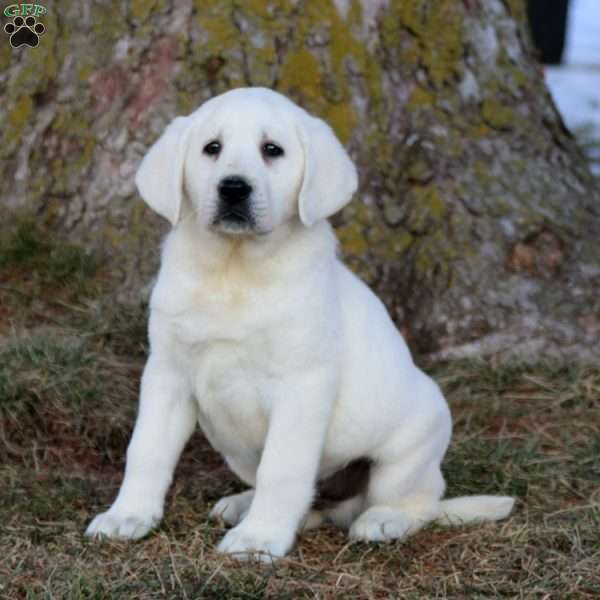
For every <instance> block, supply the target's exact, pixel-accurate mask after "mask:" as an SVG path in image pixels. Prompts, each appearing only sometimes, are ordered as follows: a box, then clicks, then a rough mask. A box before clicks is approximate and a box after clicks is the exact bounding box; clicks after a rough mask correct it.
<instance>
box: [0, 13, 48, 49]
mask: <svg viewBox="0 0 600 600" xmlns="http://www.w3.org/2000/svg"><path fill="white" fill-rule="evenodd" d="M4 31H5V32H6V33H8V35H10V45H11V46H12V47H13V48H18V47H19V46H23V45H26V46H29V47H30V48H35V47H36V46H37V45H38V44H39V43H40V36H41V35H44V32H45V31H46V28H45V27H44V25H43V24H42V23H39V22H38V20H37V19H36V18H35V17H32V16H29V17H27V18H25V19H24V18H23V17H15V18H14V19H13V22H12V23H7V24H6V25H5V26H4Z"/></svg>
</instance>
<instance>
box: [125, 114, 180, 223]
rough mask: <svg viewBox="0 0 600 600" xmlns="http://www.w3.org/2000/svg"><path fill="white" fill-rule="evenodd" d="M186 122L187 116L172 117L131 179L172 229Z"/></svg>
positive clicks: (176, 219)
mask: <svg viewBox="0 0 600 600" xmlns="http://www.w3.org/2000/svg"><path fill="white" fill-rule="evenodd" d="M190 121H191V120H190V117H177V118H175V119H174V120H173V121H172V122H171V123H170V124H169V126H168V127H167V128H166V129H165V131H164V133H163V134H162V135H161V136H160V137H159V138H158V140H157V141H156V142H155V143H154V145H153V146H152V147H151V148H150V150H149V151H148V153H147V154H146V156H144V159H143V160H142V162H141V164H140V168H139V169H138V172H137V173H136V176H135V184H136V186H137V188H138V190H139V192H140V196H141V197H142V198H143V199H144V200H145V201H146V203H147V204H148V206H150V208H151V209H152V210H154V211H156V212H157V213H158V214H159V215H161V216H162V217H164V218H165V219H168V220H169V221H170V222H171V225H173V226H175V225H176V224H177V222H178V221H179V213H180V212H181V198H182V195H183V162H184V159H185V150H186V147H187V140H188V138H189V130H190Z"/></svg>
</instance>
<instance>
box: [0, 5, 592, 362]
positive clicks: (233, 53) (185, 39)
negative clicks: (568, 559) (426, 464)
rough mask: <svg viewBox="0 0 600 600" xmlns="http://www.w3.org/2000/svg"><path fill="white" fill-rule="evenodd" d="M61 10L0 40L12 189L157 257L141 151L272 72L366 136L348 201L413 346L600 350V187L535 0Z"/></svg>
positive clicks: (82, 227) (349, 235) (381, 288)
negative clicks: (554, 75) (28, 34)
mask: <svg viewBox="0 0 600 600" xmlns="http://www.w3.org/2000/svg"><path fill="white" fill-rule="evenodd" d="M48 8H49V13H48V14H47V15H44V16H42V17H39V19H40V20H42V22H43V23H44V24H45V26H46V32H45V34H44V35H43V36H42V38H41V43H40V45H39V47H37V48H29V47H26V46H22V47H20V48H17V49H13V48H11V47H10V46H9V45H8V42H6V43H5V44H4V46H3V47H2V50H1V51H0V65H1V71H2V75H1V78H0V85H1V88H0V89H1V90H2V94H3V102H2V106H1V108H0V115H1V118H2V123H3V125H2V127H1V129H0V136H1V138H2V139H1V143H0V158H2V167H1V169H2V173H1V174H2V177H1V179H0V194H1V196H2V202H3V203H4V204H6V203H8V205H9V206H11V207H13V208H20V207H33V208H34V209H35V210H36V211H37V212H38V214H39V216H40V218H43V219H44V220H45V221H46V222H47V223H48V226H49V227H51V228H56V229H57V230H59V231H61V232H63V231H65V230H66V231H69V232H71V235H73V236H79V237H82V236H83V237H84V238H86V239H97V240H100V241H102V243H103V244H104V247H105V248H106V249H107V250H111V251H112V253H113V254H117V253H118V255H119V256H120V257H121V260H120V261H118V263H116V264H118V265H121V264H125V263H123V260H122V257H123V256H128V257H133V258H132V260H130V261H127V262H126V264H127V268H126V269H125V271H124V274H125V276H126V277H127V275H128V274H129V275H131V274H138V273H140V272H141V273H144V274H147V273H149V272H150V271H151V270H152V269H154V268H155V257H156V253H155V252H151V250H152V249H155V248H156V247H157V244H156V242H155V240H156V238H157V236H158V234H159V232H161V233H162V232H164V227H163V226H162V225H161V226H159V225H158V223H159V220H158V218H156V217H154V216H151V215H150V214H149V211H148V210H147V209H145V208H144V206H143V204H142V202H141V200H140V199H139V197H138V196H137V195H136V193H135V190H134V185H133V175H134V172H135V169H136V167H137V165H138V163H139V160H140V158H141V157H142V155H143V153H144V152H145V149H146V148H147V147H148V145H149V144H150V143H152V142H153V141H154V139H155V138H156V137H157V136H158V135H159V133H160V132H161V131H162V129H163V128H164V127H165V125H166V124H167V123H168V121H169V120H170V119H171V118H172V117H173V116H175V115H177V114H187V113H189V112H190V111H191V110H193V109H194V108H195V107H196V106H198V105H199V104H200V103H201V102H203V101H204V100H206V99H207V98H209V97H210V96H212V95H214V94H217V93H220V92H223V91H225V90H227V89H230V88H232V87H237V86H245V85H261V86H267V87H272V88H275V89H277V90H279V91H281V92H283V93H285V94H287V95H289V96H291V97H292V98H293V99H294V100H296V101H297V102H299V103H300V104H302V105H303V106H305V107H306V108H307V109H308V110H309V111H311V112H313V113H315V114H317V115H319V116H321V117H322V118H324V119H326V120H327V121H328V122H329V123H331V124H332V126H333V127H334V128H335V130H336V132H337V133H338V135H339V137H340V138H341V139H342V140H343V142H344V143H346V144H347V146H348V148H349V149H350V152H351V154H352V156H353V158H354V159H355V161H356V163H357V165H358V167H359V173H360V179H361V186H360V190H359V193H358V194H357V196H356V198H355V200H354V201H353V202H352V203H351V205H350V206H349V207H348V208H347V209H345V210H344V211H343V212H342V213H341V214H340V215H338V216H337V217H336V218H335V225H336V227H337V231H338V235H339V238H340V240H341V241H342V247H343V252H344V254H345V257H346V259H347V260H348V262H349V263H350V265H351V266H352V268H353V269H355V270H356V271H357V272H358V273H359V274H360V275H361V276H362V277H363V278H364V279H366V280H367V281H368V282H369V283H370V284H371V285H372V286H373V287H374V288H375V290H376V291H377V293H378V294H379V295H380V296H381V297H382V298H383V299H384V301H385V302H386V304H387V306H388V308H389V309H390V311H391V313H392V315H393V316H394V318H395V320H396V321H397V323H398V324H399V326H400V327H401V328H402V330H403V331H404V333H405V334H406V336H407V338H408V340H409V342H410V343H411V345H412V346H413V348H414V349H416V350H417V351H420V352H423V353H428V354H430V355H433V356H436V357H450V356H465V355H489V354H494V355H500V356H504V355H507V354H510V355H512V354H519V355H523V356H526V357H532V356H539V355H546V356H550V355H554V356H572V357H575V356H576V357H580V358H581V357H583V358H587V359H592V358H598V357H599V356H600V344H599V343H598V337H599V334H600V293H599V292H600V252H599V244H598V240H599V239H600V236H599V234H600V226H599V223H600V219H599V216H600V215H599V204H598V200H599V192H598V189H597V187H595V183H594V180H593V178H592V177H591V175H590V173H589V171H588V169H587V167H586V165H585V161H584V159H583V157H582V155H581V153H580V152H579V150H578V149H577V147H576V145H575V143H574V141H573V139H572V137H571V135H570V134H569V133H568V131H566V129H565V128H564V126H563V124H562V121H561V119H560V117H559V115H558V114H557V111H556V109H555V107H554V105H553V103H552V101H551V99H550V97H549V94H548V92H547V90H546V88H545V86H544V81H543V77H542V73H541V71H540V69H539V67H538V65H537V64H535V62H534V59H533V52H532V50H531V48H530V44H529V41H528V39H527V33H526V27H525V23H524V13H525V10H524V6H523V4H522V2H520V0H504V1H501V0H411V1H407V0H335V1H334V0H319V1H316V0H295V1H294V0H270V1H269V0H253V1H249V0H248V1H245V2H239V1H234V0H143V1H142V0H129V1H125V0H121V1H116V2H113V1H111V2H108V1H99V0H96V1H91V0H79V1H77V2H75V1H74V0H73V1H68V0H64V2H63V1H61V2H60V3H55V4H54V7H50V6H49V7H48ZM6 20H7V18H6V17H5V22H6ZM149 237H150V239H149ZM150 256H152V257H153V258H149V257H150ZM128 280H129V278H128Z"/></svg>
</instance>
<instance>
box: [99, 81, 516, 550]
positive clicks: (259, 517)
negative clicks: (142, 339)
mask: <svg viewBox="0 0 600 600" xmlns="http://www.w3.org/2000/svg"><path fill="white" fill-rule="evenodd" d="M213 139H218V140H220V141H221V143H222V151H221V154H220V155H219V156H218V157H217V158H215V157H214V156H212V157H211V156H207V155H206V154H205V153H203V148H204V147H205V146H206V144H207V143H208V142H210V141H211V140H213ZM265 140H270V141H275V142H277V143H278V144H280V145H281V146H282V147H283V148H284V151H285V154H284V156H281V157H279V158H275V159H272V160H266V159H265V158H264V157H263V155H262V154H261V151H260V148H261V145H262V144H263V143H264V142H265ZM230 175H238V176H243V177H246V178H247V180H248V181H250V182H251V184H252V187H253V192H252V197H251V203H252V207H253V211H254V213H255V215H256V225H255V229H254V231H252V232H248V231H241V232H240V231H234V230H231V231H230V230H227V228H224V227H222V226H218V225H215V224H214V223H213V218H214V215H215V211H216V205H217V202H218V194H217V185H218V183H219V181H220V180H221V179H222V178H223V177H225V176H230ZM136 182H137V184H138V187H139V190H140V192H141V194H142V196H143V197H144V199H145V200H146V201H147V202H148V203H149V204H150V206H152V207H153V208H154V209H155V210H157V211H158V212H159V213H160V214H162V215H163V216H165V217H166V218H168V219H169V220H171V222H172V223H173V224H174V228H173V229H172V231H171V233H170V234H169V236H168V237H167V240H166V242H165V244H164V248H163V253H162V265H161V269H160V274H159V277H158V281H157V283H156V286H155V288H154V291H153V293H152V298H151V303H150V304H151V314H150V323H149V335H150V346H151V353H150V357H149V359H148V363H147V365H146V368H145V371H144V375H143V378H142V385H141V398H140V408H139V414H138V418H137V423H136V426H135V430H134V433H133V437H132V439H131V443H130V445H129V448H128V451H127V466H126V470H125V478H124V481H123V485H122V487H121V490H120V492H119V495H118V497H117V499H116V500H115V502H114V504H113V505H112V506H111V508H110V509H109V510H108V511H107V512H105V513H103V514H100V515H98V516H97V517H96V518H95V519H94V520H93V521H92V523H91V524H90V526H89V527H88V529H87V534H88V535H91V536H96V535H107V536H111V537H123V538H138V537H141V536H143V535H145V534H146V533H148V532H149V531H150V529H151V528H152V527H154V526H155V525H156V524H157V523H158V522H159V521H160V519H161V517H162V514H163V503H164V498H165V494H166V492H167V489H168V487H169V484H170V482H171V478H172V475H173V470H174V468H175V464H176V462H177V459H178V457H179V454H180V452H181V450H182V448H183V446H184V444H185V443H186V441H187V439H188V438H189V436H190V435H191V433H192V431H193V430H194V428H195V426H196V422H199V423H200V426H201V427H202V429H203V431H204V433H205V434H206V437H207V438H208V439H209V441H210V442H211V444H212V445H213V446H214V447H215V448H216V449H217V450H218V451H219V452H221V453H222V454H223V456H224V457H225V460H226V461H227V463H228V465H229V466H230V467H231V469H232V470H233V471H234V472H235V473H236V474H237V475H238V476H239V477H240V478H241V479H242V480H243V481H245V482H246V483H247V484H248V485H249V486H250V487H251V488H252V490H251V491H248V492H244V493H242V494H237V495H235V496H231V497H228V498H224V499H222V500H221V501H219V502H218V503H217V505H216V506H215V508H214V509H213V511H212V513H211V516H212V517H221V518H223V520H224V521H225V522H227V523H229V524H231V525H235V527H233V529H231V530H230V531H229V532H228V533H227V535H226V536H225V537H224V539H223V540H222V542H221V543H220V545H219V550H220V551H222V552H228V553H232V554H235V555H237V556H239V557H241V558H245V557H248V556H254V555H256V553H257V552H259V553H260V552H262V553H264V554H262V555H260V556H261V557H262V558H263V559H264V560H270V559H271V558H273V557H279V556H283V555H285V554H286V553H287V552H288V551H289V550H290V548H291V547H292V544H293V542H294V539H295V536H296V532H297V531H298V530H299V528H300V527H302V526H304V527H306V528H308V527H311V526H316V525H318V524H319V523H320V522H321V521H322V520H323V518H329V519H330V520H332V521H333V522H335V523H337V524H339V525H340V526H343V527H349V528H350V535H351V537H353V538H356V539H362V540H390V539H397V538H404V537H406V536H407V535H410V534H411V533H414V532H415V531H417V530H418V529H419V528H420V527H422V526H423V525H425V524H426V523H428V522H431V521H435V520H437V521H438V522H443V523H457V522H469V521H473V520H478V519H492V520H494V519H501V518H503V517H505V516H507V515H508V514H509V513H510V511H511V509H512V505H513V500H512V499H511V498H497V497H473V498H463V499H455V500H451V501H447V500H446V501H440V499H441V497H442V495H443V493H444V489H445V484H444V479H443V477H442V474H441V472H440V463H441V461H442V458H443V456H444V453H445V452H446V448H447V446H448V443H449V440H450V432H451V420H450V413H449V411H448V407H447V404H446V402H445V400H444V397H443V396H442V394H441V392H440V390H439V388H438V386H437V385H436V384H435V383H434V382H433V381H432V380H431V379H430V378H429V377H428V376H427V375H426V374H425V373H423V372H422V371H421V370H420V369H419V368H418V367H417V366H415V364H414V363H413V361H412V359H411V356H410V353H409V350H408V348H407V346H406V344H405V342H404V340H403V339H402V337H401V335H400V334H399V333H398V331H397V330H396V328H395V327H394V325H393V323H392V321H391V319H390V317H389V316H388V314H387V312H386V310H385V308H384V306H383V304H382V303H381V302H380V301H379V299H378V298H377V297H376V296H375V295H374V294H373V292H372V291H371V290H370V289H369V288H368V287H367V286H366V285H365V284H364V283H363V282H362V281H361V280H360V279H359V278H358V277H356V276H355V275H354V274H352V273H351V272H350V271H349V270H348V269H347V268H346V267H345V266H344V265H343V264H342V263H341V262H340V261H339V260H338V258H337V257H336V239H335V236H334V234H333V232H332V229H331V227H330V225H329V224H328V222H327V221H326V217H328V216H329V215H331V214H332V213H334V212H335V211H336V210H338V209H339V208H341V207H342V206H343V205H344V204H345V203H347V202H349V201H350V199H351V196H352V194H353V192H354V191H355V189H356V185H357V179H356V171H355V168H354V166H353V164H352V162H351V161H350V159H349V157H348V156H347V154H346V153H345V151H344V149H343V148H342V146H341V145H340V143H339V142H338V141H337V140H336V138H335V136H334V135H333V133H332V131H331V129H330V128H329V127H328V126H327V125H325V124H324V123H323V122H322V121H320V120H318V119H315V118H314V117H311V116H310V115H308V114H307V113H306V112H305V111H303V110H302V109H301V108H299V107H298V106H296V105H295V104H293V103H292V102H290V101H289V100H287V99H286V98H284V97H283V96H281V95H279V94H277V93H275V92H272V91H269V90H265V89H259V88H249V89H238V90H233V91H231V92H228V93H226V94H223V95H222V96H218V97H217V98H214V99H212V100H210V101H209V102H207V103H206V104H204V105H203V106H202V107H200V108H199V109H198V110H197V111H196V112H195V113H193V114H192V115H190V116H189V117H185V118H179V119H177V120H176V121H175V123H174V124H172V125H171V126H170V127H169V128H168V129H167V131H166V132H165V134H164V135H163V136H162V137H161V138H160V139H159V141H158V142H157V143H156V144H155V145H154V146H153V147H152V149H151V150H150V152H149V153H148V155H147V157H146V158H145V159H144V161H143V163H142V165H141V167H140V170H139V173H138V175H137V178H136ZM359 457H369V458H371V459H372V461H373V466H372V468H371V474H370V479H369V485H368V490H367V492H366V493H365V494H364V495H361V496H358V497H355V498H353V499H350V500H347V501H345V502H344V503H342V504H340V505H339V506H337V507H335V508H333V509H331V510H329V511H326V512H325V513H317V512H315V511H310V512H309V509H310V506H311V501H312V498H313V494H314V486H315V481H316V480H317V478H321V477H326V476H328V475H329V474H331V473H333V472H335V471H336V470H338V469H339V468H341V467H343V466H344V465H346V464H347V463H348V462H349V461H352V460H353V459H356V458H359Z"/></svg>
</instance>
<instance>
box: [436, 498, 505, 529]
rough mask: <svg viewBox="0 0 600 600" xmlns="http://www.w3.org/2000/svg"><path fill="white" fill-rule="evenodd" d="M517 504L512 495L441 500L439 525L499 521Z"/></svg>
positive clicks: (437, 520) (437, 521)
mask: <svg viewBox="0 0 600 600" xmlns="http://www.w3.org/2000/svg"><path fill="white" fill-rule="evenodd" d="M514 504H515V499H514V498H511V497H510V496H461V497H460V498H451V499H449V500H442V501H440V512H439V516H438V517H437V519H436V520H435V522H436V523H437V524H438V525H463V524H466V523H477V522H480V521H499V520H500V519H505V518H506V517H508V515H509V514H510V512H511V511H512V509H513V506H514Z"/></svg>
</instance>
